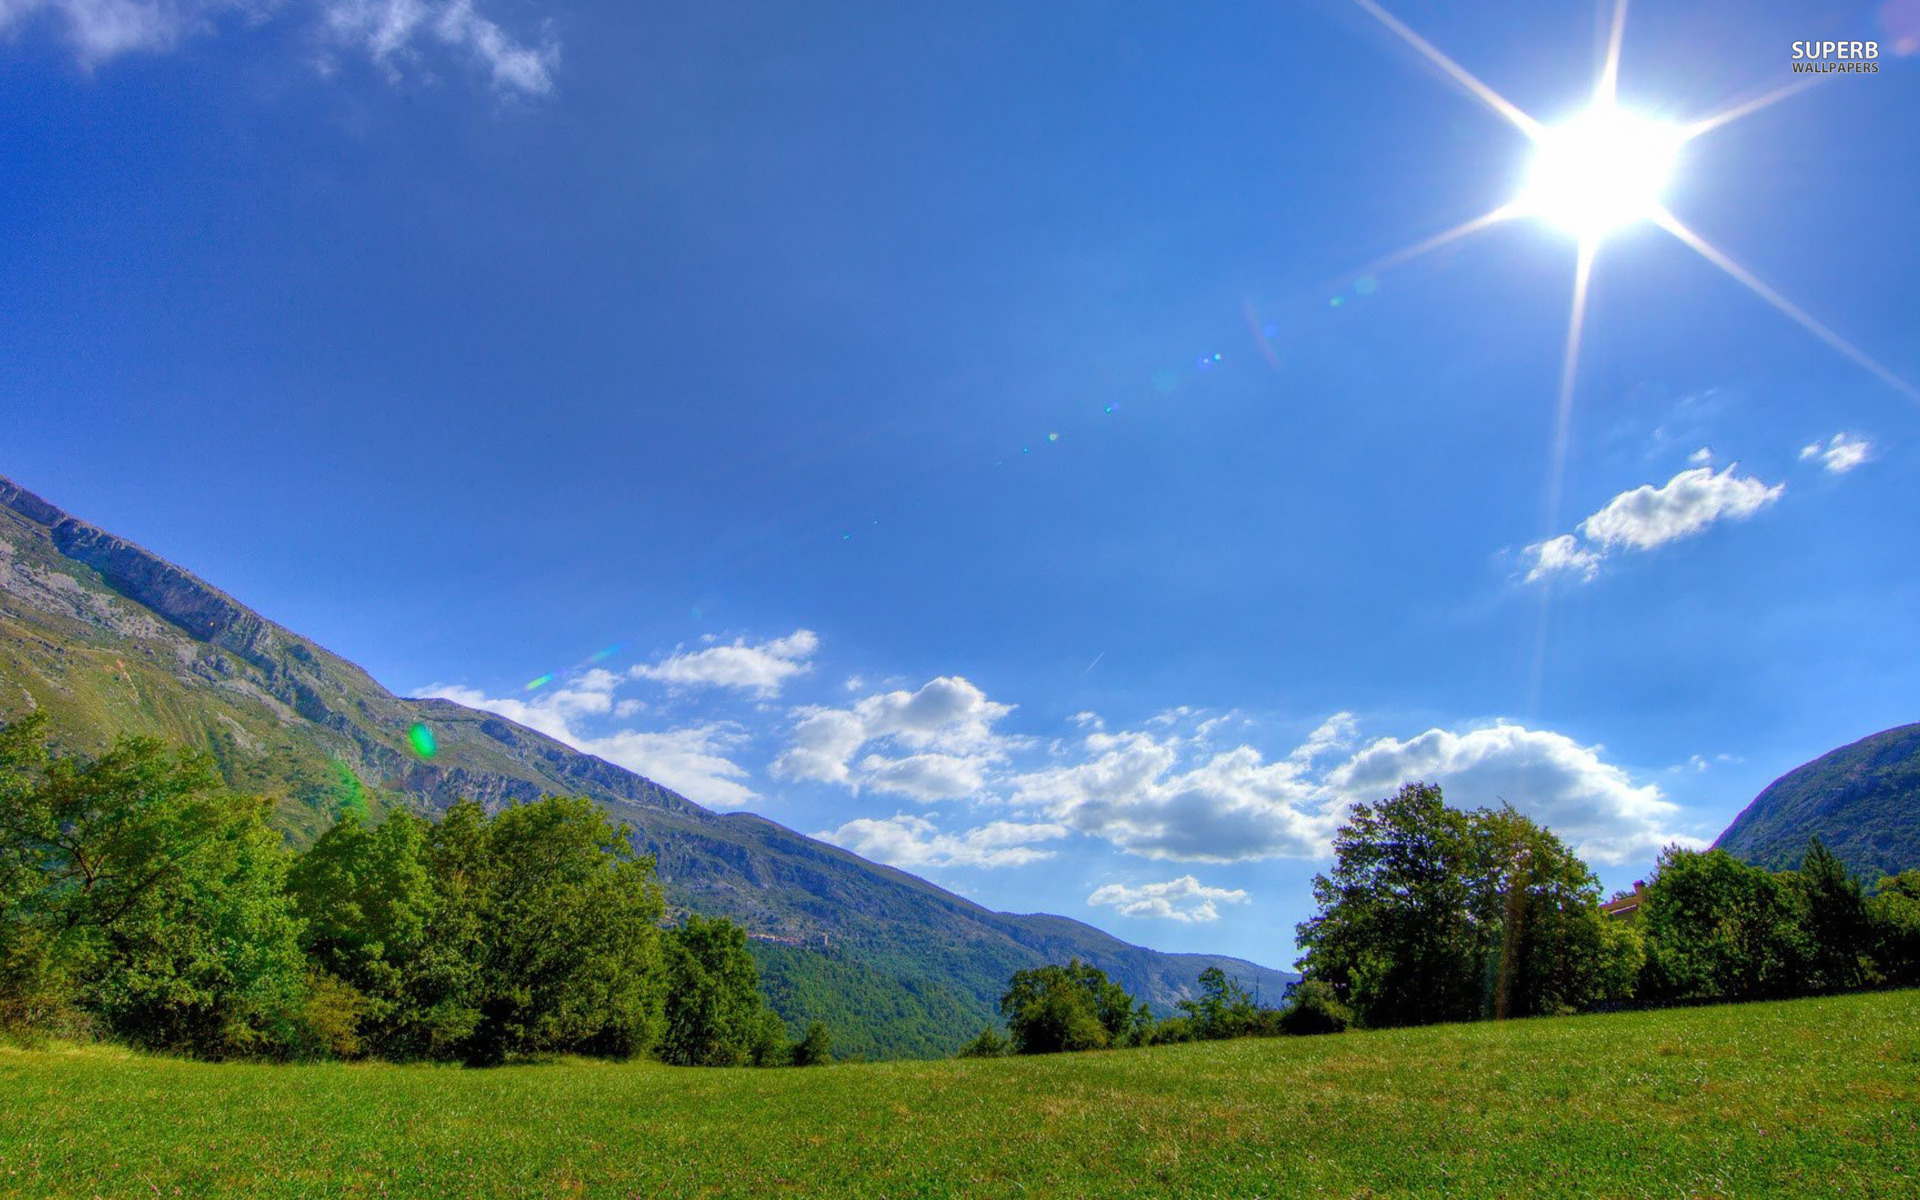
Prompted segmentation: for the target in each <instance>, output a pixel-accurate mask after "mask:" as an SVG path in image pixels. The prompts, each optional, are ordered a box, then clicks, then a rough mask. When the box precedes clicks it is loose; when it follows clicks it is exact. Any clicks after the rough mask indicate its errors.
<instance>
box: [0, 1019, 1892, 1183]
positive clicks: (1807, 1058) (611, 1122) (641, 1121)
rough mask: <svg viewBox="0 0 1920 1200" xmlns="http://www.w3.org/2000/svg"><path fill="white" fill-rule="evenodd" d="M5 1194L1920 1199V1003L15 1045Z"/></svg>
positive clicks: (4, 1072)
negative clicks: (787, 1051)
mask: <svg viewBox="0 0 1920 1200" xmlns="http://www.w3.org/2000/svg"><path fill="white" fill-rule="evenodd" d="M0 1106H3V1107H4V1108H5V1110H6V1112H7V1116H8V1120H7V1121H5V1122H3V1123H0V1196H22V1197H24V1196H33V1197H91V1196H96V1195H98V1196H103V1197H119V1196H153V1195H163V1196H172V1195H194V1196H211V1197H224V1196H234V1197H239V1196H247V1197H305V1196H315V1195H333V1196H356V1195H363V1196H381V1195H384V1196H395V1197H400V1196H473V1197H481V1196H485V1197H500V1196H566V1195H575V1196H695V1195H708V1196H766V1195H833V1196H873V1197H880V1196H1103V1197H1107V1196H1112V1197H1127V1196H1195V1197H1198V1196H1219V1197H1226V1196H1248V1197H1252V1196H1316V1195H1333V1196H1353V1195H1375V1196H1442V1195H1448V1196H1495V1195H1498V1196H1576V1197H1577V1196H1591V1197H1619V1196H1759V1195H1766V1196H1821V1197H1827V1196H1835V1195H1847V1196H1887V1197H1894V1196H1903V1197H1904V1196H1911V1195H1913V1194H1914V1191H1915V1187H1916V1183H1915V1181H1916V1180H1920V992H1913V991H1907V992H1891V993H1878V994H1867V995H1853V996H1842V997H1830V998H1824V999H1817V1000H1797V1001H1787V1002H1779V1003H1767V1004H1752V1005H1739V1006H1726V1007H1716V1008H1694V1009H1670V1010H1665V1011H1660V1012H1643V1013H1625V1014H1617V1015H1610V1016H1587V1017H1568V1018H1545V1019H1539V1020H1529V1021H1513V1022H1505V1023H1492V1024H1488V1023H1481V1024H1472V1025H1446V1026H1428V1027H1424V1028H1419V1029H1404V1030H1384V1031H1377V1032H1360V1033H1349V1034H1343V1035H1339V1036H1334V1037H1322V1038H1281V1039H1260V1040H1248V1041H1235V1042H1216V1043H1207V1044H1194V1045H1182V1046H1166V1047H1159V1048H1153V1049H1146V1050H1129V1051H1115V1052H1109V1053H1095V1054H1077V1055H1052V1056H1046V1057H1039V1058H1012V1059H991V1060H960V1061H950V1062H933V1063H876V1064H858V1065H840V1066H833V1067H828V1068H824V1069H820V1070H814V1071H774V1072H768V1071H751V1070H713V1071H686V1070H674V1069H672V1068H668V1067H662V1066H658V1065H653V1064H646V1063H638V1062H636V1063H630V1064H608V1063H599V1062H575V1061H562V1062H556V1063H552V1064H548V1065H534V1066H515V1067H505V1068H498V1069H494V1070H486V1071H475V1070H463V1069H458V1068H445V1067H440V1068H435V1067H393V1066H381V1065H342V1064H318V1065H312V1066H296V1067H272V1066H255V1065H245V1064H205V1063H191V1062H183V1061H175V1060H170V1059H163V1058H149V1057H141V1056H138V1055H135V1054H132V1053H130V1052H127V1051H120V1050H105V1049H94V1048H69V1047H60V1046H54V1047H48V1048H41V1049H33V1050H21V1049H11V1050H0Z"/></svg>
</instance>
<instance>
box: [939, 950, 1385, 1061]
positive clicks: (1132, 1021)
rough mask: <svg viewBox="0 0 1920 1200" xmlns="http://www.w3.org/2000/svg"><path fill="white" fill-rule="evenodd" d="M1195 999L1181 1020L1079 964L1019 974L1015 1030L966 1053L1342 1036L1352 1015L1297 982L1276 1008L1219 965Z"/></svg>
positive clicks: (1011, 990)
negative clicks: (1138, 1000) (1283, 1036)
mask: <svg viewBox="0 0 1920 1200" xmlns="http://www.w3.org/2000/svg"><path fill="white" fill-rule="evenodd" d="M1196 982H1197V984H1198V988H1197V992H1196V995H1195V998H1193V999H1190V1000H1182V1001H1180V1002H1179V1003H1178V1004H1177V1005H1176V1006H1175V1007H1176V1008H1178V1009H1179V1015H1177V1016H1176V1015H1169V1016H1166V1017H1160V1018H1155V1016H1154V1015H1153V1009H1152V1008H1151V1007H1150V1006H1148V1005H1146V1004H1144V1003H1135V1001H1134V999H1133V997H1132V996H1131V995H1130V994H1129V993H1128V992H1127V991H1126V989H1124V988H1122V987H1121V986H1120V985H1119V984H1117V983H1115V982H1114V981H1113V980H1111V979H1109V978H1107V973H1106V972H1105V971H1102V970H1101V969H1100V968H1098V967H1096V966H1093V965H1092V964H1090V963H1083V962H1081V961H1080V960H1079V959H1077V958H1076V959H1074V960H1073V961H1072V962H1070V963H1068V964H1067V965H1066V966H1064V967H1063V966H1059V965H1057V964H1053V965H1048V966H1044V967H1035V968H1032V969H1030V970H1025V971H1017V972H1015V973H1014V975H1013V978H1012V979H1011V980H1009V981H1008V984H1007V990H1006V992H1005V993H1003V994H1002V995H1001V997H1000V1015H1001V1016H1002V1017H1004V1018H1005V1019H1006V1025H1007V1032H1006V1033H1005V1034H1002V1033H1001V1032H1000V1031H999V1030H998V1029H996V1028H993V1027H991V1026H990V1027H988V1028H986V1029H983V1030H981V1032H980V1035H979V1036H978V1037H976V1038H974V1039H973V1041H971V1042H969V1043H967V1045H966V1046H965V1047H963V1048H962V1049H961V1051H960V1057H962V1058H997V1057H999V1056H1001V1055H1004V1054H1057V1053H1062V1052H1071V1051H1075V1050H1107V1049H1118V1048H1122V1047H1128V1046H1161V1045H1167V1044H1169V1043H1173V1042H1196V1041H1216V1040H1221V1039H1225V1038H1241V1037H1276V1036H1279V1035H1281V1034H1315V1033H1339V1032H1341V1031H1342V1030H1344V1029H1346V1028H1347V1026H1348V1025H1349V1024H1351V1023H1352V1019H1353V1017H1352V1014H1351V1013H1350V1012H1348V1011H1347V1010H1346V1008H1345V1007H1344V1006H1343V1005H1342V1004H1341V1003H1340V1002H1339V1000H1338V998H1336V997H1335V996H1334V995H1333V993H1332V991H1331V990H1330V989H1328V988H1327V987H1326V986H1325V985H1324V984H1315V983H1311V982H1309V983H1306V984H1295V985H1293V986H1290V987H1289V988H1288V989H1287V995H1286V997H1285V999H1284V1002H1283V1003H1282V1004H1281V1005H1280V1006H1278V1007H1268V1006H1264V1005H1262V1004H1260V1003H1259V1001H1258V1000H1257V999H1256V998H1255V997H1254V996H1253V995H1252V994H1250V993H1249V992H1248V991H1247V990H1246V989H1245V988H1243V987H1241V986H1240V982H1239V981H1238V980H1236V979H1233V978H1231V977H1230V976H1228V975H1227V973H1226V972H1225V971H1222V970H1221V969H1220V968H1219V967H1208V968H1207V969H1206V970H1204V971H1202V972H1200V977H1199V979H1198V980H1197V981H1196Z"/></svg>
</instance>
